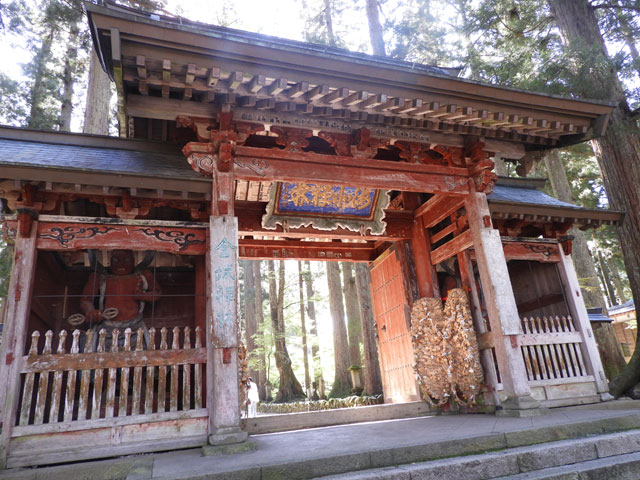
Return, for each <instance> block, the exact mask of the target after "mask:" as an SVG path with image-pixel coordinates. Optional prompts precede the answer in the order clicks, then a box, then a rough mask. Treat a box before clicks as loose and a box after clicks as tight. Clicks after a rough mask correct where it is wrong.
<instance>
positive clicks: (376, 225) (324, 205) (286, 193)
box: [262, 182, 389, 235]
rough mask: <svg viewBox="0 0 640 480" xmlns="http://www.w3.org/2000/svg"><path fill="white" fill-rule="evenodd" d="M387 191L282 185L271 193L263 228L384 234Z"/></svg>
mask: <svg viewBox="0 0 640 480" xmlns="http://www.w3.org/2000/svg"><path fill="white" fill-rule="evenodd" d="M388 204H389V196H388V195H387V192H386V191H380V190H375V189H372V188H362V187H355V186H342V185H328V184H324V183H302V182H283V183H278V184H276V185H275V186H274V187H272V190H271V196H270V201H269V204H268V205H267V212H266V214H265V215H264V216H263V217H262V226H263V227H264V228H270V229H275V228H276V225H282V226H284V227H285V228H297V227H301V226H309V225H312V226H313V227H314V228H317V229H318V230H335V229H337V228H340V227H342V228H347V229H349V230H352V231H355V232H357V231H360V232H362V233H365V231H366V230H370V231H371V234H373V235H381V234H382V233H384V230H385V228H386V223H385V222H384V221H383V219H384V209H385V208H386V207H387V206H388Z"/></svg>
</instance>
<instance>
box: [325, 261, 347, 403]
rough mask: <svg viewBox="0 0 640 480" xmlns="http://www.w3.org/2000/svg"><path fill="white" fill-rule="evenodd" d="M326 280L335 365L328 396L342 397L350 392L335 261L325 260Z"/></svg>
mask: <svg viewBox="0 0 640 480" xmlns="http://www.w3.org/2000/svg"><path fill="white" fill-rule="evenodd" d="M327 282H328V284H329V310H331V319H332V320H333V361H334V366H335V376H334V379H333V388H331V393H329V396H330V397H344V396H346V395H348V394H349V393H350V392H351V381H350V378H349V377H350V375H349V344H348V342H347V327H346V326H345V323H344V306H343V304H342V285H341V282H340V267H339V266H338V263H337V262H327Z"/></svg>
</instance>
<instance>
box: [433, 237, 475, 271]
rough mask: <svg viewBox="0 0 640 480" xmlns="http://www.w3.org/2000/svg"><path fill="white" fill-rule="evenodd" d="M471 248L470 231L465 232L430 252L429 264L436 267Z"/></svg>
mask: <svg viewBox="0 0 640 480" xmlns="http://www.w3.org/2000/svg"><path fill="white" fill-rule="evenodd" d="M472 246H473V238H471V230H467V231H465V232H463V233H461V234H460V235H458V236H457V237H455V238H454V239H453V240H450V241H448V242H447V243H445V244H444V245H442V246H441V247H438V248H436V249H435V250H434V251H433V252H431V263H432V265H438V264H439V263H441V262H444V261H445V260H447V259H449V258H451V257H453V256H454V255H457V254H458V253H460V252H463V251H465V250H466V249H467V248H469V247H472Z"/></svg>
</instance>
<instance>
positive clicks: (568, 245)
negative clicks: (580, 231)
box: [558, 235, 573, 255]
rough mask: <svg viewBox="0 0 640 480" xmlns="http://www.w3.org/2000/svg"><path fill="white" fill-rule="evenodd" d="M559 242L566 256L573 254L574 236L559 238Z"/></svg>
mask: <svg viewBox="0 0 640 480" xmlns="http://www.w3.org/2000/svg"><path fill="white" fill-rule="evenodd" d="M558 242H559V243H560V246H561V247H562V251H563V252H564V254H565V255H571V252H572V250H573V235H564V236H559V237H558Z"/></svg>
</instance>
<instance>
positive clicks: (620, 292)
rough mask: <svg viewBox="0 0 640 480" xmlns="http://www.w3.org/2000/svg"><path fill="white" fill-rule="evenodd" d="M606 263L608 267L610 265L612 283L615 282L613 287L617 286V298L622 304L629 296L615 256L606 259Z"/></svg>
mask: <svg viewBox="0 0 640 480" xmlns="http://www.w3.org/2000/svg"><path fill="white" fill-rule="evenodd" d="M606 263H607V267H609V273H610V274H611V283H613V288H615V291H616V298H617V299H618V301H619V302H620V303H621V304H622V303H624V302H626V301H627V296H626V295H625V293H624V285H623V284H622V279H621V278H620V272H619V271H618V267H617V266H616V262H615V261H614V260H613V258H608V259H606Z"/></svg>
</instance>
